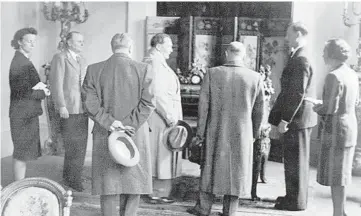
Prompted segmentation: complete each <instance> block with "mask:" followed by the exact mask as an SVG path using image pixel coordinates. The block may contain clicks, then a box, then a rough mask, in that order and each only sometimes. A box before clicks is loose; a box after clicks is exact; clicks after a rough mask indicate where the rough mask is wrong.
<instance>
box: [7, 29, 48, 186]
mask: <svg viewBox="0 0 361 216" xmlns="http://www.w3.org/2000/svg"><path fill="white" fill-rule="evenodd" d="M36 35H37V31H36V30H35V29H34V28H23V29H20V30H18V31H17V32H16V33H15V35H14V38H13V40H12V41H11V46H12V47H14V49H15V50H16V51H15V55H14V58H13V60H12V62H11V65H10V74H9V82H10V90H11V94H10V111H9V117H10V130H11V137H12V140H13V144H14V152H13V171H14V179H15V181H17V180H20V179H23V178H25V172H26V161H29V160H35V159H37V158H38V157H39V156H40V155H41V152H40V150H41V149H40V135H39V116H40V115H41V114H42V113H43V110H42V108H41V100H42V99H44V98H45V97H46V96H48V95H50V91H49V90H48V89H47V88H46V87H45V84H43V83H42V82H40V78H39V75H38V72H37V70H36V68H35V67H34V65H33V64H32V63H31V61H30V60H29V57H30V55H31V53H32V51H33V49H34V46H35V43H36Z"/></svg>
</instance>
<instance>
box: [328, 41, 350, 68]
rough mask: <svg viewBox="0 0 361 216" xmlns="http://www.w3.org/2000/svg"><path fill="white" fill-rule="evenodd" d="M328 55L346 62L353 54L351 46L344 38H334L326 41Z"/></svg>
mask: <svg viewBox="0 0 361 216" xmlns="http://www.w3.org/2000/svg"><path fill="white" fill-rule="evenodd" d="M325 49H326V51H327V57H328V58H331V59H336V60H339V61H341V62H345V61H346V60H347V59H348V58H350V56H351V47H350V45H349V44H348V43H347V42H346V41H345V40H343V39H340V38H334V39H330V40H328V41H327V42H326V46H325Z"/></svg>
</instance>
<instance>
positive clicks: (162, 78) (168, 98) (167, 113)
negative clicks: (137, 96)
mask: <svg viewBox="0 0 361 216" xmlns="http://www.w3.org/2000/svg"><path fill="white" fill-rule="evenodd" d="M143 61H144V62H145V63H148V64H150V65H152V69H153V70H154V76H155V79H154V83H155V84H154V87H155V94H156V104H157V105H156V109H155V112H154V114H155V115H159V116H160V117H161V118H162V119H163V120H164V121H165V122H169V119H170V118H172V119H174V120H175V121H178V120H181V119H183V112H182V103H181V95H180V82H179V79H178V77H177V75H176V74H175V73H174V71H173V70H172V69H171V68H170V67H169V66H168V64H167V62H166V61H165V59H164V57H163V56H161V54H160V53H159V52H158V51H156V50H154V49H153V50H151V51H150V52H149V56H147V57H145V58H144V60H143Z"/></svg>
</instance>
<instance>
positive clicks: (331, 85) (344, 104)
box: [314, 39, 359, 216]
mask: <svg viewBox="0 0 361 216" xmlns="http://www.w3.org/2000/svg"><path fill="white" fill-rule="evenodd" d="M350 53H351V49H350V46H349V45H348V44H347V43H346V42H345V41H344V40H342V39H331V40H329V41H327V43H326V46H325V48H324V53H323V58H324V61H325V64H326V65H327V67H328V70H329V71H330V72H329V74H328V75H327V76H326V81H325V85H324V89H323V98H322V99H323V104H318V105H315V107H314V110H315V111H316V112H317V113H318V114H319V115H320V116H321V124H322V125H321V144H322V147H321V152H320V160H319V165H318V172H317V182H318V183H320V184H321V185H325V186H331V194H332V201H333V212H334V213H333V216H346V213H345V209H344V207H345V202H346V192H345V186H346V185H347V184H350V183H351V179H352V160H353V156H354V152H355V146H356V142H357V119H356V114H355V107H356V104H357V103H358V95H359V94H358V92H359V90H358V89H359V84H358V76H357V74H356V73H355V71H353V70H352V69H351V68H349V66H347V65H346V64H345V62H346V60H347V59H348V58H349V56H350Z"/></svg>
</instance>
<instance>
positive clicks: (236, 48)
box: [227, 41, 246, 61]
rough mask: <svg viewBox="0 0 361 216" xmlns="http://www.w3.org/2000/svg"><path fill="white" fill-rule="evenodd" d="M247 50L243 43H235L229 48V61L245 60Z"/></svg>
mask: <svg viewBox="0 0 361 216" xmlns="http://www.w3.org/2000/svg"><path fill="white" fill-rule="evenodd" d="M245 54H246V48H245V47H244V45H243V44H242V43H241V42H238V41H233V42H231V43H230V44H229V46H228V47H227V60H229V61H230V60H243V57H244V55H245Z"/></svg>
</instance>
